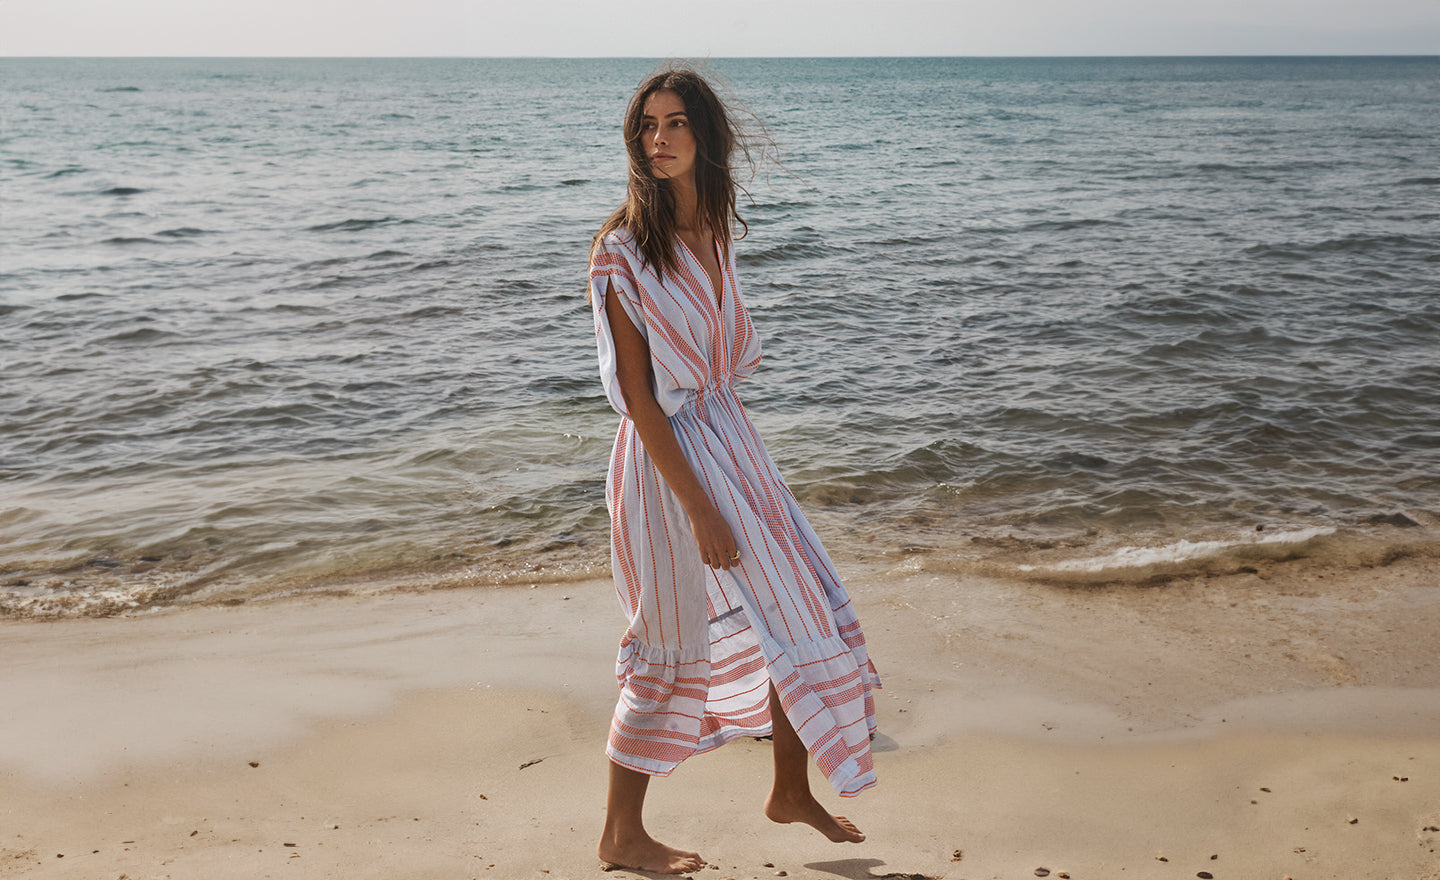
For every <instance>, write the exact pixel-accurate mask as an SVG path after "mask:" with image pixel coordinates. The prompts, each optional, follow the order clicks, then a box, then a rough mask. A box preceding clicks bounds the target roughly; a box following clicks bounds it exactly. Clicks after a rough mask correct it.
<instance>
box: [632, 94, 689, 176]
mask: <svg viewBox="0 0 1440 880" xmlns="http://www.w3.org/2000/svg"><path fill="white" fill-rule="evenodd" d="M641 113H642V117H641V120H640V143H641V145H642V146H644V148H645V155H646V156H648V157H649V159H650V170H651V172H652V173H653V174H654V175H655V176H656V177H667V178H670V179H671V180H676V179H685V178H693V177H694V174H695V134H694V132H692V131H691V130H690V120H689V119H687V118H686V116H685V102H684V101H682V100H681V99H680V96H679V95H677V94H675V93H674V92H671V91H659V92H655V93H654V94H652V95H651V96H650V97H648V98H646V99H645V106H644V108H642V110H641Z"/></svg>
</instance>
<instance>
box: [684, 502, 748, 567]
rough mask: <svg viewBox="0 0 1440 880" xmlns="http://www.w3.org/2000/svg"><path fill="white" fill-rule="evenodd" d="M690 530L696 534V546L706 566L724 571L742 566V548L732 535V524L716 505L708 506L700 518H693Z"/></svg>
mask: <svg viewBox="0 0 1440 880" xmlns="http://www.w3.org/2000/svg"><path fill="white" fill-rule="evenodd" d="M690 530H691V531H692V532H694V533H695V546H696V547H698V548H699V550H700V558H701V559H702V560H703V561H704V562H705V564H706V565H708V566H710V567H711V568H719V569H722V570H723V569H727V568H730V567H731V566H734V565H739V564H740V548H739V546H738V545H737V544H736V543H735V536H734V535H733V534H731V533H730V524H729V523H727V522H725V517H723V516H721V515H720V511H719V510H716V509H715V505H713V504H711V505H708V509H707V510H702V511H701V512H700V514H699V515H698V516H691V517H690Z"/></svg>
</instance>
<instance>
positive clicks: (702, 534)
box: [605, 281, 737, 568]
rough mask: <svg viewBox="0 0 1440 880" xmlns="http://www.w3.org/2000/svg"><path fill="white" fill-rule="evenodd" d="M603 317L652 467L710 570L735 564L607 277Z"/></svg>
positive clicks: (732, 548)
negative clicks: (679, 509) (687, 519)
mask: <svg viewBox="0 0 1440 880" xmlns="http://www.w3.org/2000/svg"><path fill="white" fill-rule="evenodd" d="M605 316H606V320H607V321H609V323H610V337H611V338H612V339H614V340H615V376H616V379H617V380H618V381H619V383H620V396H621V397H623V398H624V399H625V409H626V410H627V411H628V412H629V414H630V421H632V422H634V423H635V431H636V433H638V434H639V435H640V442H641V444H643V445H644V447H645V452H646V453H647V454H648V455H649V456H650V460H651V461H652V462H654V464H655V469H656V470H658V471H659V472H660V476H661V477H662V478H663V479H664V480H665V485H667V486H669V487H670V491H672V492H674V493H675V497H676V498H679V499H680V504H681V506H682V507H684V508H685V514H686V515H687V516H688V517H690V529H691V531H692V532H694V534H695V544H696V546H697V547H698V548H699V550H700V558H701V559H702V560H704V562H705V564H706V565H708V566H710V567H711V568H729V567H730V566H732V565H735V564H736V563H735V553H736V550H737V545H736V544H735V536H734V535H733V534H731V532H730V525H729V523H727V522H725V518H724V517H722V516H721V515H720V511H719V510H718V509H716V507H715V502H713V501H711V500H710V496H709V494H707V493H706V492H705V488H704V487H703V486H701V485H700V480H699V478H697V477H696V476H695V471H694V469H693V468H691V467H690V462H689V461H688V460H686V458H685V453H684V452H682V451H681V450H680V442H679V441H678V440H676V439H675V430H674V429H673V428H671V427H670V420H669V419H667V418H666V417H665V413H664V411H663V410H661V409H660V404H659V402H658V401H656V400H655V392H654V390H653V389H654V384H653V377H652V375H651V370H652V367H651V365H650V346H649V345H648V344H647V343H646V342H645V337H643V336H641V335H640V331H639V330H637V329H635V325H634V324H633V323H631V321H630V316H629V315H628V314H627V313H626V312H625V309H624V307H623V306H621V304H620V302H619V294H617V293H616V292H615V287H614V285H612V284H611V283H610V282H608V281H607V282H606V283H605Z"/></svg>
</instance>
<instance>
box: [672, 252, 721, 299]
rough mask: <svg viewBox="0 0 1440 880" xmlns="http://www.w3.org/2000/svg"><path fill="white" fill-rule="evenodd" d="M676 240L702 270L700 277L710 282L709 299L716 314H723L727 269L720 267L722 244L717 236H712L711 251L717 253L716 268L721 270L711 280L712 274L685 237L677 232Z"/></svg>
mask: <svg viewBox="0 0 1440 880" xmlns="http://www.w3.org/2000/svg"><path fill="white" fill-rule="evenodd" d="M675 240H676V241H678V242H680V246H681V247H683V248H684V249H685V253H687V254H689V255H690V259H691V260H692V261H693V262H694V263H695V265H696V266H698V267H699V268H700V277H701V278H704V279H705V280H706V281H708V282H710V297H709V299H710V302H711V303H712V304H713V305H714V306H715V314H717V315H720V314H723V313H724V311H725V267H724V266H722V265H720V243H719V242H718V241H716V240H715V236H713V235H712V236H710V249H711V250H712V251H714V252H715V268H716V269H718V270H719V277H718V278H711V277H710V272H709V271H708V270H707V269H706V268H705V264H704V263H702V262H701V261H700V257H699V256H697V255H696V254H695V252H694V251H693V250H691V249H690V245H688V244H686V243H685V239H684V237H683V236H681V235H680V234H679V233H678V232H677V233H676V234H675Z"/></svg>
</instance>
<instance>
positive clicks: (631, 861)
mask: <svg viewBox="0 0 1440 880" xmlns="http://www.w3.org/2000/svg"><path fill="white" fill-rule="evenodd" d="M599 856H600V861H602V862H604V863H606V864H607V865H614V866H615V867H617V868H630V869H632V870H635V871H655V872H657V873H660V874H688V873H689V872H691V871H698V870H700V869H701V868H703V867H705V860H704V859H702V858H700V854H699V853H693V852H686V851H685V850H682V849H676V848H675V847H673V846H666V845H665V844H663V843H661V842H660V841H658V840H656V839H655V838H653V837H651V836H650V835H648V834H647V835H645V836H644V837H643V838H635V839H632V840H627V841H614V840H610V839H609V838H606V839H604V840H601V841H600V850H599Z"/></svg>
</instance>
